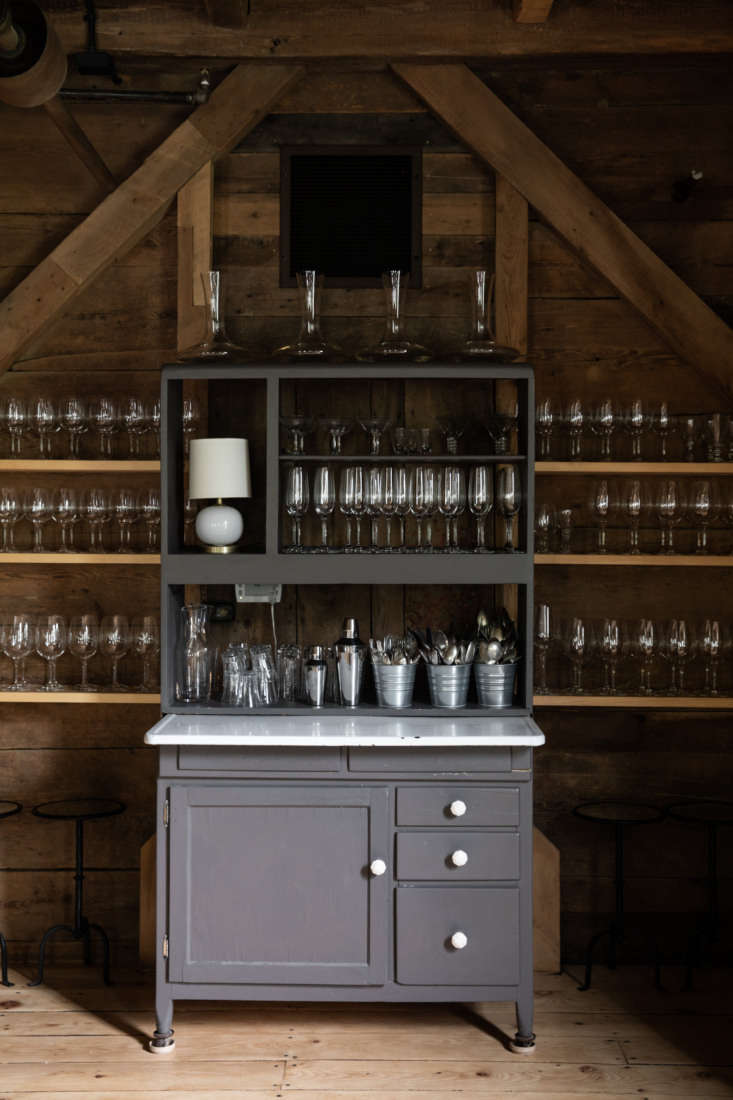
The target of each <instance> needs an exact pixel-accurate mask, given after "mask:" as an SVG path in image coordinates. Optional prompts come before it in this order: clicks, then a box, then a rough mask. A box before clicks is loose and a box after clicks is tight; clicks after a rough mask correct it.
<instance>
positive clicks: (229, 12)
mask: <svg viewBox="0 0 733 1100" xmlns="http://www.w3.org/2000/svg"><path fill="white" fill-rule="evenodd" d="M204 3H205V5H206V14H207V15H208V17H209V19H210V20H211V22H212V23H213V24H214V26H215V27H232V28H234V27H242V26H244V24H245V23H246V21H247V16H248V15H249V0H204Z"/></svg>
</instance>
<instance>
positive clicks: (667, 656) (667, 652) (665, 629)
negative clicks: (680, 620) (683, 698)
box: [659, 619, 679, 695]
mask: <svg viewBox="0 0 733 1100" xmlns="http://www.w3.org/2000/svg"><path fill="white" fill-rule="evenodd" d="M659 656H660V657H662V658H663V659H664V660H665V661H669V668H670V674H671V676H670V685H669V688H668V689H667V691H666V692H665V693H664V694H666V695H677V694H678V693H679V692H678V688H677V620H676V619H672V620H671V621H670V622H668V623H665V624H664V625H663V626H662V627H661V628H660V630H659Z"/></svg>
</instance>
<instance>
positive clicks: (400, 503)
mask: <svg viewBox="0 0 733 1100" xmlns="http://www.w3.org/2000/svg"><path fill="white" fill-rule="evenodd" d="M394 476H395V489H394V500H395V503H394V514H395V515H396V516H397V519H398V520H399V524H400V545H399V551H400V553H401V554H404V553H405V551H406V549H407V547H406V546H405V518H406V516H408V515H409V514H410V478H409V475H408V473H407V467H406V466H395V468H394Z"/></svg>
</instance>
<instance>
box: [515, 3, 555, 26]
mask: <svg viewBox="0 0 733 1100" xmlns="http://www.w3.org/2000/svg"><path fill="white" fill-rule="evenodd" d="M553 3H554V0H514V22H515V23H544V22H545V21H546V19H547V17H548V16H549V14H550V12H551V11H552V5H553Z"/></svg>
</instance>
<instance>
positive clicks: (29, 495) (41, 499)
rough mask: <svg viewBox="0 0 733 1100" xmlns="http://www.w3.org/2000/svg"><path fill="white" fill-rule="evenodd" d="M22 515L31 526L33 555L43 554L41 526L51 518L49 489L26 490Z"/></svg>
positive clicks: (51, 502) (51, 498) (51, 508)
mask: <svg viewBox="0 0 733 1100" xmlns="http://www.w3.org/2000/svg"><path fill="white" fill-rule="evenodd" d="M23 513H24V515H25V516H26V518H27V519H29V520H30V522H31V524H32V526H33V546H32V547H31V549H32V551H33V553H34V554H43V553H44V552H45V549H46V548H45V546H44V545H43V525H44V523H48V521H49V520H50V519H51V518H52V517H53V493H52V492H51V490H50V489H28V490H27V491H26V492H25V493H24V495H23Z"/></svg>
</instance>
